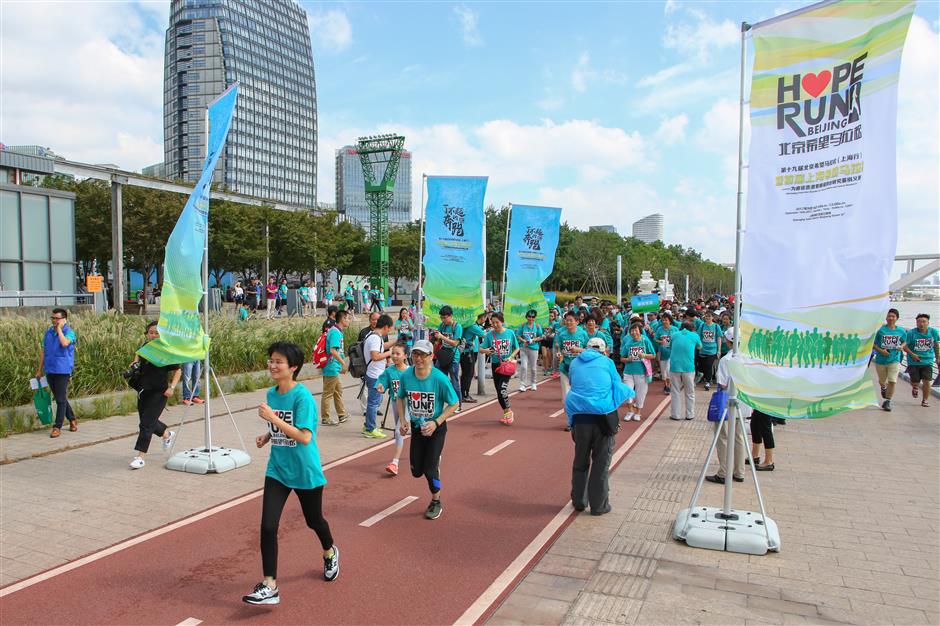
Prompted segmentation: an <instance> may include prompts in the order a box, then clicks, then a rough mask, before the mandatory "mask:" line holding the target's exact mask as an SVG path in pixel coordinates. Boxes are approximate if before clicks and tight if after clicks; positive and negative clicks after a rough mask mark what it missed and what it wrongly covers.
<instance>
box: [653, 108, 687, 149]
mask: <svg viewBox="0 0 940 626" xmlns="http://www.w3.org/2000/svg"><path fill="white" fill-rule="evenodd" d="M688 124H689V116H688V115H686V114H685V113H680V114H679V115H676V116H675V117H667V118H664V119H663V120H662V121H661V122H660V123H659V128H658V129H656V134H655V135H654V138H655V139H656V141H659V142H661V143H664V144H666V145H667V146H671V145H674V144H676V143H679V142H680V141H682V140H683V139H685V127H686V126H688Z"/></svg>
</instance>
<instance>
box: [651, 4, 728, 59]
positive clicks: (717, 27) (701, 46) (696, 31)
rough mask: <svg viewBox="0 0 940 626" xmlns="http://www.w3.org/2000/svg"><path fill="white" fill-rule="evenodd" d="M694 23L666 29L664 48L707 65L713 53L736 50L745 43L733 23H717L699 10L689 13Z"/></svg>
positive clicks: (668, 25) (679, 23) (690, 22)
mask: <svg viewBox="0 0 940 626" xmlns="http://www.w3.org/2000/svg"><path fill="white" fill-rule="evenodd" d="M687 12H688V13H689V15H691V16H692V20H691V21H682V22H671V23H669V24H667V25H666V34H665V36H664V37H663V45H664V46H665V47H666V48H670V49H673V50H676V51H678V52H680V53H681V54H683V55H686V56H690V57H693V58H694V59H697V60H699V61H702V62H704V61H707V60H708V59H709V58H710V56H711V50H712V48H714V49H718V50H720V49H722V48H726V47H728V46H733V45H735V44H736V43H738V42H740V40H741V31H740V29H739V27H738V26H737V25H736V24H735V23H734V22H732V21H731V20H722V21H720V22H717V21H715V20H713V19H712V18H711V17H710V16H709V15H708V14H707V13H705V12H704V11H700V10H698V9H688V11H687Z"/></svg>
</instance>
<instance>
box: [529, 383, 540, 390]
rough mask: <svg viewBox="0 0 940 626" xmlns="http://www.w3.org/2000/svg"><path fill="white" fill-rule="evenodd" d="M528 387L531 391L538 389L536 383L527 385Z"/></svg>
mask: <svg viewBox="0 0 940 626" xmlns="http://www.w3.org/2000/svg"><path fill="white" fill-rule="evenodd" d="M529 389H531V390H532V391H538V390H539V386H538V384H534V385H532V386H531V387H529Z"/></svg>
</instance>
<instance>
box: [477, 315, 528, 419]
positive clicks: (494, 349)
mask: <svg viewBox="0 0 940 626" xmlns="http://www.w3.org/2000/svg"><path fill="white" fill-rule="evenodd" d="M490 323H491V324H493V328H492V330H490V331H489V332H488V333H486V338H485V339H483V344H482V345H481V346H480V352H482V353H483V354H486V355H489V356H490V367H491V368H492V370H493V386H494V387H496V399H497V400H498V401H499V406H500V407H502V409H503V416H502V417H501V418H500V420H499V421H500V423H501V424H503V425H504V426H512V422H513V418H514V416H513V412H512V406H510V404H509V381H510V380H511V379H512V373H506V372H505V371H504V368H506V367H508V368H511V369H515V364H516V356H517V355H518V354H519V342H518V341H517V340H516V333H514V332H512V331H511V330H507V329H506V327H505V326H504V324H505V318H504V317H503V314H502V313H498V312H497V313H492V314H490ZM504 364H506V365H504ZM509 364H511V365H509Z"/></svg>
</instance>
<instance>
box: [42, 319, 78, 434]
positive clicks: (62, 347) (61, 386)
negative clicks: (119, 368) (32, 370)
mask: <svg viewBox="0 0 940 626" xmlns="http://www.w3.org/2000/svg"><path fill="white" fill-rule="evenodd" d="M68 317H69V312H68V311H66V310H65V309H59V308H56V309H52V326H51V327H50V328H49V329H48V330H46V334H45V335H44V336H43V339H42V350H40V351H39V367H38V368H36V378H39V377H41V376H42V374H43V372H45V373H46V381H48V383H49V388H50V389H51V390H52V395H53V397H54V398H55V423H54V424H53V425H52V433H50V435H49V436H50V437H53V438H55V437H58V436H59V435H60V434H62V425H63V424H65V420H66V419H68V420H69V430H70V431H72V432H75V431H76V430H78V420H76V419H75V413H74V412H73V411H72V405H71V404H69V398H68V389H69V380H70V379H71V377H72V370H73V369H74V368H75V331H73V330H72V329H71V328H69V325H68V322H67V321H66V320H68Z"/></svg>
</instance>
